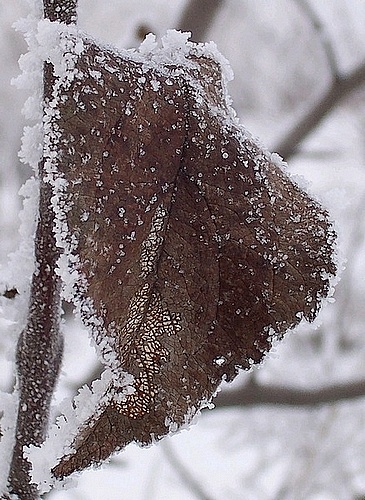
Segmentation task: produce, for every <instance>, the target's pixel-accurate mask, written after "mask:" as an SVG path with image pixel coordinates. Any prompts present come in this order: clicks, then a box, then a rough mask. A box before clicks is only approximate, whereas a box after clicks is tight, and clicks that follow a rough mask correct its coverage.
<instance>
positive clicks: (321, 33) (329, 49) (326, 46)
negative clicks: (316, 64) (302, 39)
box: [294, 0, 339, 77]
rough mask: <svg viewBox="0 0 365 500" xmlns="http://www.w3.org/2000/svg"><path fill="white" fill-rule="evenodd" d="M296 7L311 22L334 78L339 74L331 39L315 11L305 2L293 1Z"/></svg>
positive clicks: (305, 0) (304, 0)
mask: <svg viewBox="0 0 365 500" xmlns="http://www.w3.org/2000/svg"><path fill="white" fill-rule="evenodd" d="M294 1H295V3H296V4H297V5H298V7H299V8H300V9H301V10H302V11H303V12H304V14H305V16H306V17H308V19H309V21H310V22H311V24H312V26H313V29H314V30H315V31H316V32H317V33H318V38H319V40H320V42H321V44H322V47H323V50H324V52H325V54H326V57H327V61H328V65H329V67H330V70H331V73H332V75H333V76H334V77H336V76H337V75H338V74H339V70H338V65H337V60H336V54H335V51H334V48H333V45H332V41H331V37H330V35H329V33H328V31H327V29H326V25H325V24H324V23H323V22H322V20H321V19H320V17H319V16H318V15H317V13H316V12H315V10H314V9H313V8H312V6H311V5H310V4H309V2H308V1H307V0H294Z"/></svg>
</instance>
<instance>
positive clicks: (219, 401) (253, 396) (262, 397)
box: [214, 380, 365, 408]
mask: <svg viewBox="0 0 365 500" xmlns="http://www.w3.org/2000/svg"><path fill="white" fill-rule="evenodd" d="M364 396H365V380H359V381H357V382H349V383H346V384H337V385H331V386H328V387H322V388H320V389H295V388H289V387H281V386H268V385H267V386H265V385H259V384H257V383H255V382H253V381H252V382H250V383H248V384H246V385H245V386H243V387H241V388H239V389H234V390H232V391H224V392H222V393H220V394H219V395H218V397H217V398H216V400H215V401H214V402H215V405H216V407H217V408H226V407H231V406H242V407H247V406H260V405H275V406H297V407H298V406H309V407H310V406H321V405H325V404H332V403H337V402H339V401H345V400H348V399H355V398H361V397H364Z"/></svg>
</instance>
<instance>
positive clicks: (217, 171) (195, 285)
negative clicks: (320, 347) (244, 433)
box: [53, 41, 335, 477]
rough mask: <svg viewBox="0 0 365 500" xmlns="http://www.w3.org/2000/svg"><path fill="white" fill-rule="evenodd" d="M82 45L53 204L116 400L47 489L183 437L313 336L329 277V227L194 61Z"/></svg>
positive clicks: (110, 395)
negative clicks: (220, 402)
mask: <svg viewBox="0 0 365 500" xmlns="http://www.w3.org/2000/svg"><path fill="white" fill-rule="evenodd" d="M84 45H85V50H84V52H83V54H82V55H81V56H80V58H79V60H78V63H77V70H78V73H77V76H76V77H75V78H74V79H73V81H72V82H71V83H70V82H68V84H67V88H62V86H61V88H60V93H61V95H63V100H62V101H61V102H60V103H59V106H58V109H59V117H58V118H57V119H56V122H55V123H56V126H57V127H58V130H59V132H60V144H57V148H58V149H59V151H58V155H59V156H58V158H59V159H58V161H57V162H56V167H57V172H56V174H57V176H61V177H63V178H64V179H65V180H66V181H67V186H66V187H65V188H63V191H59V190H57V189H56V188H55V192H56V194H57V196H58V197H59V199H60V198H61V201H62V203H64V207H65V210H64V212H62V211H61V213H60V214H59V215H58V216H59V218H61V219H62V216H65V217H66V221H67V225H68V232H67V234H66V235H63V236H64V237H65V238H66V241H67V242H68V244H69V253H71V254H72V255H73V256H74V259H73V262H75V264H74V268H75V269H76V270H77V271H78V273H79V276H81V277H82V279H80V280H79V281H78V283H77V284H76V287H75V290H76V291H75V300H78V301H81V311H82V316H83V320H84V322H85V324H86V325H89V326H90V328H91V329H92V330H93V334H94V336H95V338H96V340H97V342H98V343H99V345H100V348H101V351H102V352H103V353H104V357H105V360H104V361H105V363H106V364H107V365H109V366H110V367H111V369H112V370H113V372H114V373H115V384H111V386H110V387H109V389H108V391H107V393H106V394H105V395H104V396H103V398H101V402H100V405H99V408H98V409H97V412H96V414H95V415H94V416H93V417H92V418H91V419H90V420H89V421H88V422H85V423H84V425H83V426H82V428H81V429H80V431H79V434H78V435H77V437H76V438H75V440H74V443H73V445H72V450H73V452H74V453H73V454H71V455H68V456H65V457H63V458H62V460H61V461H60V462H59V464H58V465H57V466H56V467H55V468H54V470H53V472H54V474H55V476H57V477H64V476H66V475H68V474H70V473H72V472H73V471H75V470H81V469H83V468H85V467H87V466H88V465H90V464H92V463H98V462H100V461H101V460H103V459H105V458H107V457H108V456H109V455H110V454H111V453H112V452H113V451H115V450H118V449H121V448H123V447H124V446H125V445H126V444H128V443H129V442H131V441H138V442H140V443H143V444H147V443H150V442H151V441H152V440H154V439H159V438H161V437H162V436H164V435H166V434H167V433H168V432H169V430H175V429H177V428H178V427H180V426H181V425H183V424H185V423H187V422H189V421H190V420H191V418H192V416H193V415H194V414H195V413H196V412H197V411H198V409H199V408H201V407H202V406H204V404H205V403H206V402H207V401H209V400H210V399H211V397H212V395H213V394H214V392H215V391H216V389H217V387H218V385H219V384H220V382H221V381H222V380H223V379H226V380H232V379H233V378H234V377H235V375H236V374H237V370H238V368H244V369H248V368H250V366H251V365H252V364H254V363H258V362H260V361H261V359H262V358H263V356H264V354H265V353H266V352H267V351H268V350H269V349H270V346H271V343H272V340H273V339H274V338H280V337H281V336H282V335H283V334H284V333H285V332H286V331H287V330H288V329H289V328H292V327H294V326H295V325H297V324H298V323H299V321H300V320H301V319H302V318H303V317H304V318H307V319H308V320H313V318H314V317H315V316H316V314H317V311H318V308H319V305H320V301H321V298H322V297H324V296H326V295H327V294H328V291H329V277H330V276H331V275H333V274H334V273H335V265H334V263H333V242H334V238H335V235H334V233H333V231H332V229H331V228H330V225H329V222H328V215H327V213H326V211H325V210H323V209H322V208H321V207H320V206H319V205H318V203H317V202H315V201H314V200H312V199H311V198H310V197H309V196H308V195H307V194H306V193H304V192H303V191H302V190H301V189H300V188H299V187H298V186H296V185H295V184H294V183H293V182H292V181H291V180H290V179H289V178H288V177H287V176H286V174H285V173H284V172H283V171H282V169H281V168H280V166H278V165H277V164H276V163H275V162H273V161H272V160H271V156H270V154H268V153H266V152H264V151H263V150H262V149H261V148H260V147H259V146H258V145H257V144H256V142H255V141H254V140H252V138H251V137H250V136H249V135H248V134H247V133H246V132H245V131H244V130H243V129H242V128H241V126H240V125H239V124H238V123H237V121H236V119H235V117H234V113H233V111H232V110H231V108H230V107H229V104H228V103H227V102H226V100H225V92H224V83H223V81H222V75H221V68H220V65H219V63H217V62H216V61H215V60H214V59H213V58H211V57H210V56H209V55H207V54H205V53H204V49H203V48H202V47H201V46H193V45H192V46H191V47H190V53H189V54H188V55H187V57H186V58H185V60H183V59H182V56H181V55H180V56H179V57H178V56H176V57H178V62H177V63H174V64H173V63H171V62H169V61H167V62H165V63H162V62H161V61H158V60H156V58H154V57H152V56H151V55H146V56H145V57H144V58H142V56H140V55H138V54H137V55H134V56H133V55H131V54H128V53H126V54H117V53H115V52H113V51H110V50H106V49H102V48H99V47H98V46H96V45H95V44H93V43H91V42H87V41H85V42H84ZM62 93H63V94H62ZM54 163H55V162H54ZM57 176H56V177H57ZM54 184H55V186H58V185H59V183H57V182H54ZM64 214H66V215H64ZM72 255H71V260H72ZM90 300H91V302H90ZM90 303H91V304H92V307H89V306H90ZM95 317H96V320H97V321H99V326H97V321H96V320H95ZM95 325H96V326H95ZM111 353H112V356H111ZM110 360H111V361H110ZM123 372H127V373H129V374H131V375H132V376H133V377H134V385H133V387H134V392H132V393H130V394H124V395H123V390H122V389H121V388H119V387H118V376H120V377H122V373H123Z"/></svg>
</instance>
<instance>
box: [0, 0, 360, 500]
mask: <svg viewBox="0 0 365 500" xmlns="http://www.w3.org/2000/svg"><path fill="white" fill-rule="evenodd" d="M186 4H187V2H186V1H185V0H174V1H173V2H171V1H167V0H107V1H105V0H80V9H79V23H80V25H81V27H82V28H83V29H85V30H86V31H88V32H89V33H91V34H92V35H94V36H95V37H97V38H99V39H101V40H102V41H104V42H110V43H111V44H114V45H117V46H119V47H133V46H136V45H138V44H139V42H140V39H139V37H140V34H141V32H143V31H153V32H154V33H155V34H156V35H157V37H160V36H162V35H163V34H164V33H165V32H166V30H167V29H169V28H175V27H178V26H179V23H180V19H181V17H182V15H183V12H184V9H185V8H186ZM221 4H222V7H221V8H220V10H219V12H218V14H217V15H216V17H215V18H214V19H213V21H212V24H211V26H210V29H209V33H208V35H207V39H212V40H214V41H215V42H216V43H217V45H218V48H219V49H220V50H221V52H222V53H223V54H224V55H225V56H226V57H227V58H228V59H229V60H230V62H231V65H232V67H233V70H234V73H235V80H234V81H233V82H232V83H231V87H230V91H231V95H232V98H233V102H234V106H235V108H236V110H237V112H238V114H239V116H240V118H241V121H242V123H243V124H244V125H245V126H246V127H247V128H248V129H249V130H250V131H251V132H252V133H253V134H254V135H255V136H258V137H260V139H261V141H262V142H263V143H264V144H265V145H267V146H268V147H269V148H272V149H275V148H276V146H277V145H279V144H280V143H281V141H282V139H283V138H284V137H286V136H287V134H288V133H289V131H291V130H292V129H293V127H295V124H296V123H298V121H299V120H300V118H301V117H302V116H303V115H304V114H305V113H307V112H308V110H309V109H310V108H312V107H313V106H314V104H315V103H316V102H317V101H318V100H319V99H320V97H321V96H322V95H323V94H324V93H325V92H326V91H327V90H328V88H329V87H330V85H331V71H332V72H333V69H334V68H336V69H337V71H338V72H339V74H348V73H350V72H351V71H353V70H354V69H355V68H357V67H359V66H360V65H363V64H364V63H365V2H364V1H363V0H336V1H334V0H321V2H314V1H312V2H309V1H308V2H303V1H302V0H258V1H255V2H254V1H252V0H222V1H221ZM308 5H309V7H310V9H308V8H307V7H308ZM27 13H28V4H27V2H26V0H11V1H10V2H9V1H8V0H0V22H1V29H0V65H1V66H0V67H1V71H0V109H1V113H0V228H1V238H0V259H1V261H0V262H1V264H2V268H3V269H5V270H6V268H7V262H8V259H7V255H8V253H9V252H12V251H14V250H15V249H16V248H17V247H18V245H19V242H20V236H19V232H18V230H19V224H20V221H19V215H18V214H19V211H20V209H21V205H22V198H21V197H20V196H19V195H18V194H17V193H18V190H19V187H20V186H21V184H23V182H24V181H25V180H26V179H27V178H29V177H30V176H31V175H32V171H31V169H30V168H29V167H27V166H25V165H22V164H21V163H20V162H19V159H18V151H19V149H20V143H21V142H20V141H21V136H22V129H23V126H24V118H23V116H22V114H21V109H22V106H23V103H24V100H25V98H26V97H27V95H26V92H22V91H19V90H17V89H16V88H15V87H14V86H12V85H11V84H10V82H11V79H12V78H13V77H15V76H17V74H19V68H18V63H17V61H18V59H19V55H20V54H21V53H23V52H24V51H25V50H26V49H25V43H24V40H23V39H22V36H21V34H19V33H16V32H15V31H14V29H13V28H12V24H13V22H14V21H15V20H17V19H19V18H20V17H22V16H24V15H26V14H27ZM290 170H291V172H293V173H294V174H300V175H303V176H304V177H305V178H306V179H307V180H308V181H309V183H310V189H311V192H312V193H315V195H316V196H317V197H319V198H320V199H321V200H322V201H323V203H324V204H325V206H326V207H327V208H328V209H329V211H330V213H331V216H332V218H333V219H334V220H335V221H336V224H337V228H338V233H339V240H340V249H341V254H342V256H343V258H345V259H346V260H347V263H346V269H345V271H343V273H342V280H341V283H340V284H339V285H338V286H337V290H336V294H335V297H336V302H335V303H330V304H327V306H326V307H325V308H324V310H323V312H322V314H321V317H320V321H319V322H317V323H316V325H315V327H313V326H308V325H302V326H301V327H300V328H299V329H298V330H297V331H296V332H295V333H293V334H291V335H289V336H288V337H287V338H286V340H285V341H284V342H282V343H281V344H280V345H278V346H277V347H276V348H275V350H274V352H273V353H271V354H270V356H269V357H268V359H267V360H266V362H265V363H264V365H263V366H262V367H260V368H259V369H256V370H255V371H254V372H253V374H247V373H242V374H241V375H240V377H238V379H237V380H236V381H235V383H234V387H235V388H237V387H238V386H239V385H240V384H242V385H243V384H245V383H247V381H248V380H249V379H252V377H254V380H255V381H256V383H258V384H265V385H268V386H271V385H272V386H275V387H276V386H282V387H294V388H301V389H303V390H304V391H306V390H311V389H314V388H320V387H328V386H334V385H335V384H338V383H350V382H352V381H359V380H364V394H365V279H364V278H365V257H364V251H365V218H364V216H363V213H364V208H365V79H364V80H363V84H362V87H361V86H359V88H358V89H357V90H356V91H354V92H353V93H351V94H349V96H347V97H346V98H345V99H344V100H342V101H341V102H339V104H338V105H336V106H335V107H334V108H333V109H332V110H331V112H329V113H327V115H326V116H325V118H324V119H323V120H322V121H321V122H320V124H319V125H318V127H317V128H315V129H314V130H313V131H312V132H311V134H310V135H309V136H308V137H307V138H306V140H305V141H304V142H303V143H301V144H300V145H299V149H298V152H297V153H296V154H295V155H293V156H292V157H291V158H290ZM4 272H5V271H4ZM8 330H9V325H8V324H7V323H6V322H5V321H0V357H1V358H0V359H1V361H0V362H1V374H2V375H1V377H0V388H1V389H2V390H4V391H7V392H9V391H10V390H11V388H12V385H13V369H12V354H11V353H9V346H10V345H11V342H9V341H8V338H7V337H6V335H7V332H8ZM65 335H66V340H67V342H66V353H65V362H64V367H63V372H62V376H61V379H60V383H59V389H58V393H57V395H56V399H55V403H58V402H59V401H61V400H62V399H63V398H64V397H67V396H69V397H70V396H72V395H74V394H75V391H77V388H78V387H79V386H80V384H83V383H84V382H85V381H87V380H88V379H89V377H90V376H91V374H92V372H93V368H94V363H95V356H94V354H93V352H92V350H91V348H90V345H89V340H88V337H87V334H86V333H85V332H84V331H83V330H82V328H81V327H80V325H78V324H76V323H74V322H73V321H71V320H69V321H68V322H67V324H66V325H65ZM223 390H226V391H229V388H226V387H225V388H223ZM364 449H365V398H364V399H361V398H360V399H357V400H349V401H339V402H337V403H335V404H331V405H321V406H318V407H309V406H302V407H299V406H298V407H288V406H268V405H266V406H265V405H261V406H259V405H253V406H250V407H247V408H244V407H243V406H241V407H239V406H235V407H227V408H224V409H222V408H217V409H215V410H213V411H207V412H205V413H204V414H203V415H201V416H200V418H199V419H198V420H197V423H196V425H194V426H192V427H191V429H190V430H189V431H188V432H187V431H183V432H181V433H180V434H178V435H177V436H174V437H172V438H168V439H166V440H165V441H163V442H162V443H161V444H159V445H157V446H153V447H151V448H149V449H142V450H141V449H139V448H138V447H137V446H134V445H131V446H129V447H128V448H127V450H126V451H124V452H123V453H121V454H119V455H118V456H115V457H114V458H113V459H112V460H111V462H110V463H109V464H108V465H106V466H104V467H103V468H102V469H100V470H97V471H95V470H91V471H87V472H85V473H83V474H82V476H81V477H80V479H79V481H78V484H77V486H76V487H75V488H73V489H69V490H68V491H62V492H53V493H51V494H50V495H49V496H48V498H50V499H51V500H73V499H75V500H77V499H79V500H81V499H82V500H84V499H85V500H88V499H91V500H102V499H105V498H108V499H109V500H117V499H118V500H119V499H123V500H145V499H148V500H154V499H156V500H165V499H166V500H167V499H172V500H194V499H203V498H204V499H210V500H224V499H227V498H230V499H232V500H235V499H237V500H241V499H242V500H243V499H244V500H251V499H252V500H257V499H262V500H266V499H267V500H274V499H275V500H276V499H277V500H284V499H287V500H292V499H295V500H297V499H298V500H300V499H303V500H304V499H305V500H342V499H343V500H347V499H349V500H350V499H351V500H359V499H361V498H365V455H364Z"/></svg>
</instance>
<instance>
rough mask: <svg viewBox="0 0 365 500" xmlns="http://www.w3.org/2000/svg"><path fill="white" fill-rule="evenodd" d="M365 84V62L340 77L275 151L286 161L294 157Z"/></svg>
mask: <svg viewBox="0 0 365 500" xmlns="http://www.w3.org/2000/svg"><path fill="white" fill-rule="evenodd" d="M364 84H365V62H364V63H363V64H361V65H360V66H358V67H357V68H356V69H355V70H353V71H352V72H351V73H349V74H348V75H345V76H338V77H337V78H335V80H334V81H333V83H332V85H331V86H330V88H329V89H328V91H327V92H326V93H325V94H324V95H323V96H322V97H321V98H320V99H319V101H318V102H317V103H315V104H314V105H313V106H312V107H311V109H310V110H309V111H308V112H307V113H306V114H305V115H304V116H303V117H302V118H300V119H299V121H298V123H297V124H294V125H293V126H292V127H291V128H290V131H289V133H288V134H287V136H286V137H284V138H283V139H282V140H281V141H280V142H279V143H278V144H277V145H276V146H275V147H274V148H273V149H274V151H277V152H278V153H279V154H280V155H281V156H282V157H283V158H284V159H285V160H287V159H288V158H290V157H291V156H293V155H294V154H295V153H296V152H297V150H298V148H299V146H300V144H301V143H302V142H303V141H304V139H305V138H306V137H307V136H308V135H309V134H310V133H311V132H312V131H313V130H314V129H315V127H316V126H317V125H318V124H319V123H320V122H321V121H322V120H323V118H325V117H326V116H327V115H328V114H329V112H330V111H331V110H333V109H334V108H335V107H336V106H337V105H338V104H339V103H340V102H341V101H342V100H343V99H345V97H347V96H348V95H349V94H350V93H351V92H354V91H355V90H357V89H359V88H360V87H361V86H363V85H364Z"/></svg>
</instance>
